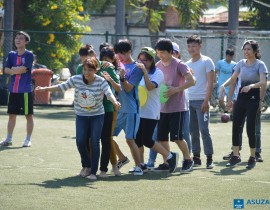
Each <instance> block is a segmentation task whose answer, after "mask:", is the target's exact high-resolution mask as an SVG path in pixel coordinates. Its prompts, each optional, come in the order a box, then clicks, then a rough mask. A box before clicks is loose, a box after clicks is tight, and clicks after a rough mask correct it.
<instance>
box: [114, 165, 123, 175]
mask: <svg viewBox="0 0 270 210" xmlns="http://www.w3.org/2000/svg"><path fill="white" fill-rule="evenodd" d="M112 172H113V174H114V176H121V172H120V171H119V169H118V167H117V165H112Z"/></svg>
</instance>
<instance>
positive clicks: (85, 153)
mask: <svg viewBox="0 0 270 210" xmlns="http://www.w3.org/2000/svg"><path fill="white" fill-rule="evenodd" d="M103 122H104V114H102V115H95V116H79V115H76V144H77V148H78V151H79V153H80V156H81V163H82V167H87V168H91V174H94V175H96V173H97V170H98V162H99V156H100V143H99V142H100V138H101V131H102V127H103ZM89 138H90V139H91V141H90V143H91V151H92V155H91V157H90V153H89Z"/></svg>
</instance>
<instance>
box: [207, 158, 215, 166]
mask: <svg viewBox="0 0 270 210" xmlns="http://www.w3.org/2000/svg"><path fill="white" fill-rule="evenodd" d="M213 167H214V166H213V159H212V158H207V161H206V168H207V169H212V168H213Z"/></svg>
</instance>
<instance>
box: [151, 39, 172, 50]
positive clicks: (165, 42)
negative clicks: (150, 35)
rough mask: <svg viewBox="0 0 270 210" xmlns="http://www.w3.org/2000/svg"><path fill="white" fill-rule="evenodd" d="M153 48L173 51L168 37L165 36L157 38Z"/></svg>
mask: <svg viewBox="0 0 270 210" xmlns="http://www.w3.org/2000/svg"><path fill="white" fill-rule="evenodd" d="M155 50H162V51H167V52H169V53H172V52H173V44H172V41H171V40H170V39H167V38H160V39H158V41H157V43H156V45H155Z"/></svg>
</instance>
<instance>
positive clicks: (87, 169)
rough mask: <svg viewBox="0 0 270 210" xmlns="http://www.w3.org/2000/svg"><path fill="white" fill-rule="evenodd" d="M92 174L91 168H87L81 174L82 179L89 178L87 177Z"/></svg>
mask: <svg viewBox="0 0 270 210" xmlns="http://www.w3.org/2000/svg"><path fill="white" fill-rule="evenodd" d="M90 173H91V168H87V167H85V168H84V170H83V171H82V173H81V177H87V176H89V175H90Z"/></svg>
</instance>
